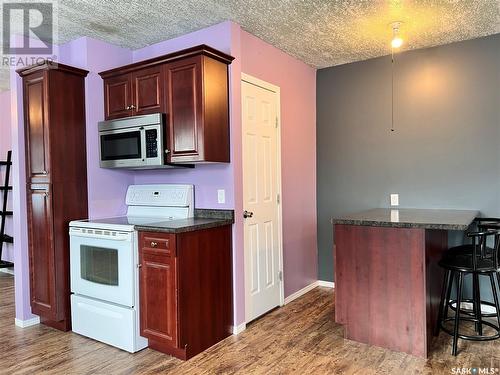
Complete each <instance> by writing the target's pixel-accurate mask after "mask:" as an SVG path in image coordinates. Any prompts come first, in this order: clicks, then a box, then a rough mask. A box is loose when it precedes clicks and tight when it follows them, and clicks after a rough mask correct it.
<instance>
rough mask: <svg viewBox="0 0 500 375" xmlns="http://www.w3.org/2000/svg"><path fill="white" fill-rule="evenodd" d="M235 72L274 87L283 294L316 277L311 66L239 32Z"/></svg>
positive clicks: (289, 292) (314, 128) (313, 116)
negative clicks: (277, 99)
mask: <svg viewBox="0 0 500 375" xmlns="http://www.w3.org/2000/svg"><path fill="white" fill-rule="evenodd" d="M241 71H242V72H243V73H247V74H250V75H251V76H254V77H256V78H259V79H262V80H264V81H267V82H269V83H272V84H274V85H276V86H279V87H280V91H281V174H282V177H281V178H282V194H283V197H282V202H283V203H282V204H283V206H282V209H283V261H284V264H283V266H284V269H283V273H284V280H285V296H288V295H290V294H292V293H294V292H296V291H297V290H300V289H302V288H303V287H305V286H307V285H309V284H310V283H312V282H314V281H316V280H317V259H318V256H317V236H316V109H315V107H316V70H315V69H314V68H312V67H310V66H308V65H306V64H304V63H303V62H301V61H298V60H296V59H295V58H293V57H291V56H289V55H287V54H285V53H284V52H282V51H280V50H278V49H276V48H274V47H273V46H271V45H269V44H267V43H265V42H264V41H262V40H261V39H259V38H257V37H255V36H253V35H251V34H249V33H247V32H246V31H243V30H242V31H241Z"/></svg>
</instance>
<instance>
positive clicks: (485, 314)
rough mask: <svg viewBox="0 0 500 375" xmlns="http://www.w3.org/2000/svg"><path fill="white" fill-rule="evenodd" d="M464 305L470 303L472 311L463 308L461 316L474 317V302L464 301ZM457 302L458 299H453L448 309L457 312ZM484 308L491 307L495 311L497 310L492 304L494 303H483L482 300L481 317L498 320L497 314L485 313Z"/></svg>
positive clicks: (470, 300)
mask: <svg viewBox="0 0 500 375" xmlns="http://www.w3.org/2000/svg"><path fill="white" fill-rule="evenodd" d="M463 303H470V304H471V309H464V308H463V307H462V308H461V309H460V314H464V315H469V316H474V311H473V310H472V304H473V303H474V301H473V300H472V299H462V304H463ZM456 306H457V300H456V299H452V300H450V301H449V302H448V307H449V308H450V309H452V310H453V311H455V312H456V311H457V307H456ZM483 306H490V307H493V308H494V309H495V310H496V307H495V304H494V303H492V302H488V301H483V300H481V316H482V317H483V318H496V317H497V313H496V312H493V313H485V312H483V311H484V310H483Z"/></svg>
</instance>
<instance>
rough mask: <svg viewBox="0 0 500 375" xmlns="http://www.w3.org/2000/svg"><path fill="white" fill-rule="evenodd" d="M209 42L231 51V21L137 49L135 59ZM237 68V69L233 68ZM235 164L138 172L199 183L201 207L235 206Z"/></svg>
mask: <svg viewBox="0 0 500 375" xmlns="http://www.w3.org/2000/svg"><path fill="white" fill-rule="evenodd" d="M199 44H207V45H210V46H211V47H214V48H216V49H218V50H220V51H222V52H225V53H228V54H231V53H232V48H231V47H232V46H231V23H230V22H223V23H220V24H217V25H215V26H212V27H208V28H206V29H203V30H199V31H195V32H193V33H190V34H187V35H183V36H181V37H178V38H175V39H171V40H167V41H164V42H160V43H157V44H153V45H151V46H147V47H145V48H141V49H139V50H136V51H134V52H133V59H134V62H135V61H141V60H145V59H149V58H153V57H156V56H161V55H164V54H167V53H170V52H175V51H179V50H181V49H185V48H189V47H193V46H196V45H199ZM233 71H234V69H233ZM233 180H234V179H233V165H232V164H206V165H197V166H196V168H195V169H193V170H185V169H182V170H181V169H176V170H155V171H138V172H136V173H135V183H136V184H145V183H188V184H194V185H195V201H196V202H195V204H196V207H198V208H234V197H233ZM217 189H224V190H225V191H226V203H225V204H219V203H218V202H217Z"/></svg>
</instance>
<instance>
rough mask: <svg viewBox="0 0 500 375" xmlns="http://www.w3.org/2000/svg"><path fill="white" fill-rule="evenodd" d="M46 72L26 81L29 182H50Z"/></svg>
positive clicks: (25, 99) (34, 75)
mask: <svg viewBox="0 0 500 375" xmlns="http://www.w3.org/2000/svg"><path fill="white" fill-rule="evenodd" d="M45 74H46V73H44V72H40V73H38V74H33V75H32V76H30V77H29V78H27V79H25V81H24V93H25V95H24V108H25V110H24V112H25V114H24V116H25V133H26V160H27V176H26V177H27V182H28V183H40V182H42V183H44V182H45V183H46V182H49V181H50V176H49V165H50V157H49V155H50V152H49V147H50V138H49V127H48V105H47V85H46V77H45Z"/></svg>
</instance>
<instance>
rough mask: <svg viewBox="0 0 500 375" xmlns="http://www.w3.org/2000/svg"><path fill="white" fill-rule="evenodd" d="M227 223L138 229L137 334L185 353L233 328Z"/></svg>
mask: <svg viewBox="0 0 500 375" xmlns="http://www.w3.org/2000/svg"><path fill="white" fill-rule="evenodd" d="M231 248H232V246H231V226H230V225H227V226H222V227H217V228H210V229H202V230H196V231H191V232H185V233H178V234H169V233H161V232H140V235H139V261H140V264H139V267H140V271H139V277H140V281H139V288H140V316H141V335H142V336H143V337H146V338H148V340H149V347H150V348H152V349H155V350H159V351H161V352H164V353H167V354H170V355H173V356H176V357H177V358H180V359H188V358H191V357H193V356H195V355H196V354H198V353H200V352H202V351H204V350H205V349H207V348H209V347H210V346H212V345H214V344H216V343H217V342H219V341H221V340H222V339H224V338H226V337H228V336H230V335H231V334H232V327H233V303H232V302H233V300H232V260H231Z"/></svg>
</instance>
